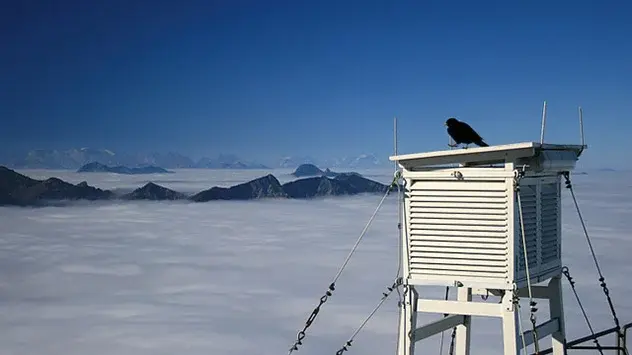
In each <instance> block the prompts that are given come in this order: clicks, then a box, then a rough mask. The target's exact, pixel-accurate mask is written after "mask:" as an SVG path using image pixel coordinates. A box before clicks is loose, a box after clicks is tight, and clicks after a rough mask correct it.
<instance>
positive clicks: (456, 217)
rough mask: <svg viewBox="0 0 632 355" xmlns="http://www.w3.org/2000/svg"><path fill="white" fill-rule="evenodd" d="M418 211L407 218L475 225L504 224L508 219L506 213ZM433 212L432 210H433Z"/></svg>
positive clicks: (409, 214)
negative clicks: (481, 223) (480, 223)
mask: <svg viewBox="0 0 632 355" xmlns="http://www.w3.org/2000/svg"><path fill="white" fill-rule="evenodd" d="M417 211H419V209H415V210H414V212H412V213H410V212H409V213H407V216H410V217H413V218H424V219H436V220H442V221H454V223H461V222H462V221H464V222H463V223H465V222H468V221H469V222H471V223H477V222H479V221H481V222H483V221H486V222H494V223H506V222H507V220H508V218H507V214H506V213H500V214H472V213H469V214H467V213H458V214H446V213H433V212H430V211H429V210H422V211H423V212H417ZM433 211H434V210H433Z"/></svg>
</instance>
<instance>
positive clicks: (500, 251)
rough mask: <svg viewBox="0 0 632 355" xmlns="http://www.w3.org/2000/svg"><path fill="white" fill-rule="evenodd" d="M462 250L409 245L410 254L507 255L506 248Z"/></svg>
mask: <svg viewBox="0 0 632 355" xmlns="http://www.w3.org/2000/svg"><path fill="white" fill-rule="evenodd" d="M463 249H464V248H453V247H445V246H434V245H415V244H414V243H413V244H412V245H411V248H410V251H411V252H413V253H414V252H419V253H425V252H432V253H455V254H457V253H463V252H467V253H468V254H480V255H504V256H506V255H507V248H504V249H474V248H470V249H468V250H467V251H464V250H463Z"/></svg>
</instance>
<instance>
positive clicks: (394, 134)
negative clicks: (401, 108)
mask: <svg viewBox="0 0 632 355" xmlns="http://www.w3.org/2000/svg"><path fill="white" fill-rule="evenodd" d="M393 144H394V145H395V155H397V116H395V117H393ZM395 167H397V162H395Z"/></svg>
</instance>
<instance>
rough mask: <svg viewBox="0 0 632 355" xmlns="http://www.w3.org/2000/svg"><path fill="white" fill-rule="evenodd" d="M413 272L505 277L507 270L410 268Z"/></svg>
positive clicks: (457, 275)
mask: <svg viewBox="0 0 632 355" xmlns="http://www.w3.org/2000/svg"><path fill="white" fill-rule="evenodd" d="M410 272H411V274H421V275H423V274H428V275H445V276H456V277H459V276H474V277H488V278H498V279H504V278H505V276H506V274H507V273H506V272H475V271H474V272H472V271H460V270H436V269H426V268H424V269H418V268H414V269H412V268H411V270H410Z"/></svg>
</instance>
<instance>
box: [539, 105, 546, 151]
mask: <svg viewBox="0 0 632 355" xmlns="http://www.w3.org/2000/svg"><path fill="white" fill-rule="evenodd" d="M545 127H546V101H544V107H543V108H542V128H541V129H540V144H544V128H545Z"/></svg>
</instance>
